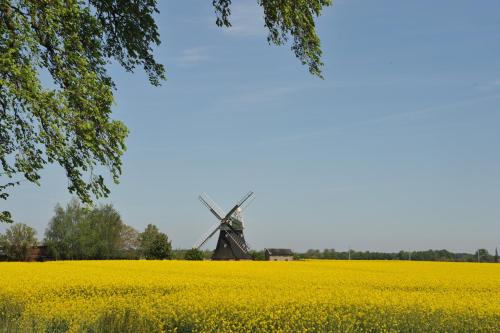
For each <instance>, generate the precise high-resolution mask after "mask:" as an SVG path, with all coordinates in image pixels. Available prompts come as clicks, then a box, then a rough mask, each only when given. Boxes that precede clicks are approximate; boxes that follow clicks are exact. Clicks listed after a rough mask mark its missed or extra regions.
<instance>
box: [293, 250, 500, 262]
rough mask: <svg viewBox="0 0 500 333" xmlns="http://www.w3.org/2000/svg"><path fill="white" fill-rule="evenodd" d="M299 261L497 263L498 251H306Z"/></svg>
mask: <svg viewBox="0 0 500 333" xmlns="http://www.w3.org/2000/svg"><path fill="white" fill-rule="evenodd" d="M296 257H297V258H299V259H338V260H349V259H351V260H416V261H462V262H477V261H480V262H498V261H499V257H498V250H497V249H495V254H493V255H492V254H490V253H489V252H488V251H487V250H486V249H479V250H478V251H476V252H475V253H454V252H450V251H448V250H426V251H399V252H370V251H355V250H351V251H350V253H349V251H344V252H339V251H335V250H334V249H325V250H323V251H320V250H307V251H306V252H305V253H297V254H296Z"/></svg>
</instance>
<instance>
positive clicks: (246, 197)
mask: <svg viewBox="0 0 500 333" xmlns="http://www.w3.org/2000/svg"><path fill="white" fill-rule="evenodd" d="M252 195H253V192H252V191H250V192H248V193H247V194H245V195H244V196H243V198H241V200H240V201H238V203H237V204H236V205H234V207H233V208H232V209H231V210H230V211H229V213H227V214H226V216H224V222H226V221H227V220H228V219H229V218H230V217H231V216H232V215H233V214H234V213H235V212H236V211H237V210H238V209H239V208H241V205H243V204H244V203H245V201H247V200H248V199H249V198H250V197H251V196H252Z"/></svg>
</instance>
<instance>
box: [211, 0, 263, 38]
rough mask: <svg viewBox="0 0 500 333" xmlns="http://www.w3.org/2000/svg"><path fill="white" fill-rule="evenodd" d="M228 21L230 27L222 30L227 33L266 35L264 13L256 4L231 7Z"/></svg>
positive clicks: (240, 4) (238, 4)
mask: <svg viewBox="0 0 500 333" xmlns="http://www.w3.org/2000/svg"><path fill="white" fill-rule="evenodd" d="M229 21H230V22H231V27H229V28H224V29H223V30H224V31H226V32H228V33H231V34H234V35H241V36H265V35H267V32H266V28H265V27H264V12H263V9H262V7H260V6H259V5H258V4H257V3H256V2H253V1H252V2H250V3H237V4H234V5H232V7H231V16H230V18H229ZM211 24H213V23H211Z"/></svg>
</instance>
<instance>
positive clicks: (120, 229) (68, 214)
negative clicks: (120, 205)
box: [0, 200, 172, 260]
mask: <svg viewBox="0 0 500 333" xmlns="http://www.w3.org/2000/svg"><path fill="white" fill-rule="evenodd" d="M37 245H43V248H44V249H43V252H44V253H43V256H45V257H47V259H55V260H78V259H139V258H144V259H171V258H172V246H171V242H170V240H169V239H168V236H167V235H166V234H165V233H162V232H160V231H159V229H158V227H156V226H155V225H152V224H149V225H148V226H147V227H146V228H145V230H144V231H142V232H139V231H137V230H135V229H134V228H132V227H131V226H128V225H126V224H125V223H123V221H122V219H121V217H120V214H119V213H118V212H117V211H116V210H115V209H114V208H113V206H112V205H102V206H99V207H96V208H93V209H89V208H88V207H86V206H83V205H81V204H80V203H79V202H78V201H77V200H72V201H71V202H70V203H69V204H68V205H67V206H66V207H65V208H63V207H61V206H60V205H57V206H56V208H55V215H54V217H53V218H52V219H51V220H50V222H49V225H48V226H47V228H46V230H45V235H44V239H43V241H39V240H38V239H37V238H36V231H35V230H34V229H33V228H31V227H29V226H27V225H25V224H14V225H12V226H11V227H10V228H8V229H7V231H6V232H5V234H3V235H0V258H2V259H4V260H29V259H30V256H31V255H32V253H33V250H34V248H35V247H36V246H37Z"/></svg>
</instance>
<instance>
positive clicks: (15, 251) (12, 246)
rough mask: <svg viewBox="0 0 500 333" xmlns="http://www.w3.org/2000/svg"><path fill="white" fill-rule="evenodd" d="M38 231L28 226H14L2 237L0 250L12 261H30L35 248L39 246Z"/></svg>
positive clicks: (19, 224) (0, 237) (0, 238)
mask: <svg viewBox="0 0 500 333" xmlns="http://www.w3.org/2000/svg"><path fill="white" fill-rule="evenodd" d="M37 243H38V241H37V239H36V231H35V230H34V229H33V228H31V227H29V226H27V225H26V224H22V223H18V224H13V225H12V226H11V227H10V228H8V229H7V230H6V232H5V235H1V236H0V248H1V249H2V252H3V253H4V254H5V256H7V258H9V259H11V260H17V261H21V260H28V258H29V255H30V252H31V250H32V249H33V247H35V246H36V245H37Z"/></svg>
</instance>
